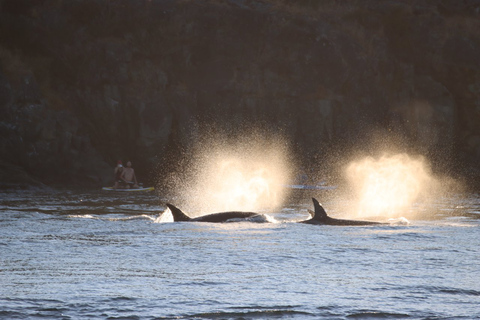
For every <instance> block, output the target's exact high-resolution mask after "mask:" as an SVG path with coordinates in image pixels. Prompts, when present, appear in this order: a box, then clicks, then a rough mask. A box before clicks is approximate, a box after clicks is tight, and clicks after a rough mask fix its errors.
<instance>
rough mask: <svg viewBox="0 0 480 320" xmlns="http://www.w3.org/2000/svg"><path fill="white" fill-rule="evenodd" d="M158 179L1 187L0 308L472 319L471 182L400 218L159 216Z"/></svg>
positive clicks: (139, 315)
mask: <svg viewBox="0 0 480 320" xmlns="http://www.w3.org/2000/svg"><path fill="white" fill-rule="evenodd" d="M164 201H165V199H162V198H161V197H160V196H158V195H157V194H156V193H148V194H138V193H136V194H125V193H114V192H102V191H90V192H81V191H66V192H58V191H50V192H40V191H37V192H34V191H10V192H2V193H0V318H1V319H480V196H479V195H476V194H468V195H462V196H459V195H455V196H452V197H451V198H442V199H441V201H439V202H438V203H436V204H434V206H435V207H434V210H436V214H435V215H434V216H433V218H432V217H430V218H429V219H425V220H421V219H419V220H411V221H410V224H408V225H380V226H366V227H338V226H337V227H335V226H315V225H306V224H299V223H294V222H292V221H294V220H298V219H301V218H305V217H306V213H307V209H309V208H310V206H311V204H310V202H309V198H306V199H305V203H295V204H293V203H292V204H290V205H287V206H285V208H284V209H283V210H281V211H280V212H277V213H272V215H274V216H275V218H276V219H277V220H278V223H253V222H234V223H222V224H213V223H199V222H196V223H192V222H177V223H165V222H163V223H160V221H159V219H158V213H159V212H162V211H163V210H164V209H165V207H164Z"/></svg>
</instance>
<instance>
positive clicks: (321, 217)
mask: <svg viewBox="0 0 480 320" xmlns="http://www.w3.org/2000/svg"><path fill="white" fill-rule="evenodd" d="M312 200H313V206H314V208H315V211H311V210H308V212H309V213H310V215H311V218H310V219H308V220H304V221H299V222H300V223H308V224H319V225H329V226H372V225H380V224H385V223H381V222H374V221H362V220H345V219H335V218H330V217H329V216H328V215H327V212H326V211H325V209H323V207H322V205H321V204H320V203H319V202H318V201H317V199H315V198H312Z"/></svg>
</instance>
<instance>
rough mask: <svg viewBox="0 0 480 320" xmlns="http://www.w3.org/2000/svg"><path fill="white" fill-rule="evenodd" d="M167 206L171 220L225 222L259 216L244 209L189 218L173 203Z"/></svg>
mask: <svg viewBox="0 0 480 320" xmlns="http://www.w3.org/2000/svg"><path fill="white" fill-rule="evenodd" d="M167 207H168V208H169V209H170V211H171V212H172V215H173V221H192V222H227V221H228V220H233V219H247V218H252V217H257V216H260V214H259V213H255V212H244V211H227V212H219V213H212V214H207V215H205V216H201V217H196V218H191V217H189V216H187V215H186V214H185V213H184V212H183V211H182V210H180V209H178V208H177V207H175V206H174V205H173V204H170V203H167Z"/></svg>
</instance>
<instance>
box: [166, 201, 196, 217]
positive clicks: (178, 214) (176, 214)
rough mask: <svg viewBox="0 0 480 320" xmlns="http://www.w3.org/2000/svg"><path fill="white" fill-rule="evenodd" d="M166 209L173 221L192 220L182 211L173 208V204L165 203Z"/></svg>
mask: <svg viewBox="0 0 480 320" xmlns="http://www.w3.org/2000/svg"><path fill="white" fill-rule="evenodd" d="M167 207H168V209H170V211H171V212H172V216H173V221H190V220H192V218H190V217H189V216H187V215H186V214H185V213H183V211H182V210H180V209H178V208H177V207H175V206H174V205H173V204H170V203H167Z"/></svg>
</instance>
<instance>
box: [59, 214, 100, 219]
mask: <svg viewBox="0 0 480 320" xmlns="http://www.w3.org/2000/svg"><path fill="white" fill-rule="evenodd" d="M67 218H74V219H75V218H81V219H100V218H97V217H94V216H92V215H90V214H70V215H68V216H67Z"/></svg>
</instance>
